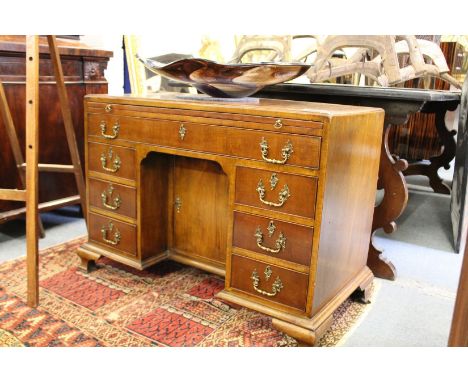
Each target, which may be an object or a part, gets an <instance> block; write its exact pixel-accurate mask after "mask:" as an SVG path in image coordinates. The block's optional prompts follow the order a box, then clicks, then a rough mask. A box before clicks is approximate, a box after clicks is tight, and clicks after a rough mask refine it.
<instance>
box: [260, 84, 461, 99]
mask: <svg viewBox="0 0 468 382" xmlns="http://www.w3.org/2000/svg"><path fill="white" fill-rule="evenodd" d="M261 92H262V93H263V94H265V95H266V94H268V93H302V94H308V95H317V96H340V97H362V98H379V99H382V100H407V101H426V102H450V101H459V100H460V97H461V92H460V91H447V90H424V89H410V88H390V87H376V86H355V85H344V84H294V83H287V84H278V85H271V86H266V87H265V88H263V89H262V90H261Z"/></svg>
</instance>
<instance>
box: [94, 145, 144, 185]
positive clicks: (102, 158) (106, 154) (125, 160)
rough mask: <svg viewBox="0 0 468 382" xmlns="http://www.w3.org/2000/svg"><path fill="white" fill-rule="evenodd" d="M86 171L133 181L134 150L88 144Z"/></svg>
mask: <svg viewBox="0 0 468 382" xmlns="http://www.w3.org/2000/svg"><path fill="white" fill-rule="evenodd" d="M88 169H89V171H96V172H100V173H103V174H107V175H115V176H119V177H121V178H126V179H131V180H135V150H134V149H129V148H126V147H120V146H113V145H112V146H111V145H105V144H101V143H92V142H89V143H88Z"/></svg>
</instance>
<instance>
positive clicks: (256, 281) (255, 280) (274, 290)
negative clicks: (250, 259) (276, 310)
mask: <svg viewBox="0 0 468 382" xmlns="http://www.w3.org/2000/svg"><path fill="white" fill-rule="evenodd" d="M271 273H272V271H271V268H270V266H269V265H268V266H267V267H266V268H265V272H264V274H265V280H267V281H268V279H269V278H270V276H271ZM250 278H251V279H252V285H253V288H254V289H255V291H256V292H258V293H260V294H262V295H264V296H268V297H273V296H276V295H277V294H278V293H279V292H280V291H281V289H283V283H282V281H281V279H280V278H279V276H277V277H276V280H275V281H274V282H273V284H272V286H271V292H268V291H266V290H263V289H260V276H259V275H258V273H257V270H256V269H254V270H253V272H252V276H251V277H250Z"/></svg>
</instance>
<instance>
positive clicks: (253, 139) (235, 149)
mask: <svg viewBox="0 0 468 382" xmlns="http://www.w3.org/2000/svg"><path fill="white" fill-rule="evenodd" d="M321 142H322V140H321V138H320V137H308V136H304V135H291V134H276V133H268V132H264V131H256V130H244V131H242V130H233V131H230V133H229V139H228V152H229V154H230V155H232V156H237V157H242V158H250V159H256V160H260V161H262V162H265V163H275V164H284V165H291V166H300V167H307V168H311V169H318V168H319V167H320V147H321Z"/></svg>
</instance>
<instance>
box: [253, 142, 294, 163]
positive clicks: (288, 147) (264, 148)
mask: <svg viewBox="0 0 468 382" xmlns="http://www.w3.org/2000/svg"><path fill="white" fill-rule="evenodd" d="M268 149H269V147H268V142H267V141H266V139H265V137H262V141H261V142H260V150H261V152H262V159H263V160H264V161H265V162H268V163H274V164H285V163H286V162H287V161H288V159H289V158H290V157H291V154H292V153H293V152H294V150H293V145H292V143H291V141H289V140H288V141H287V142H286V144H285V145H284V147H283V148H282V149H281V158H283V159H271V158H268Z"/></svg>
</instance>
